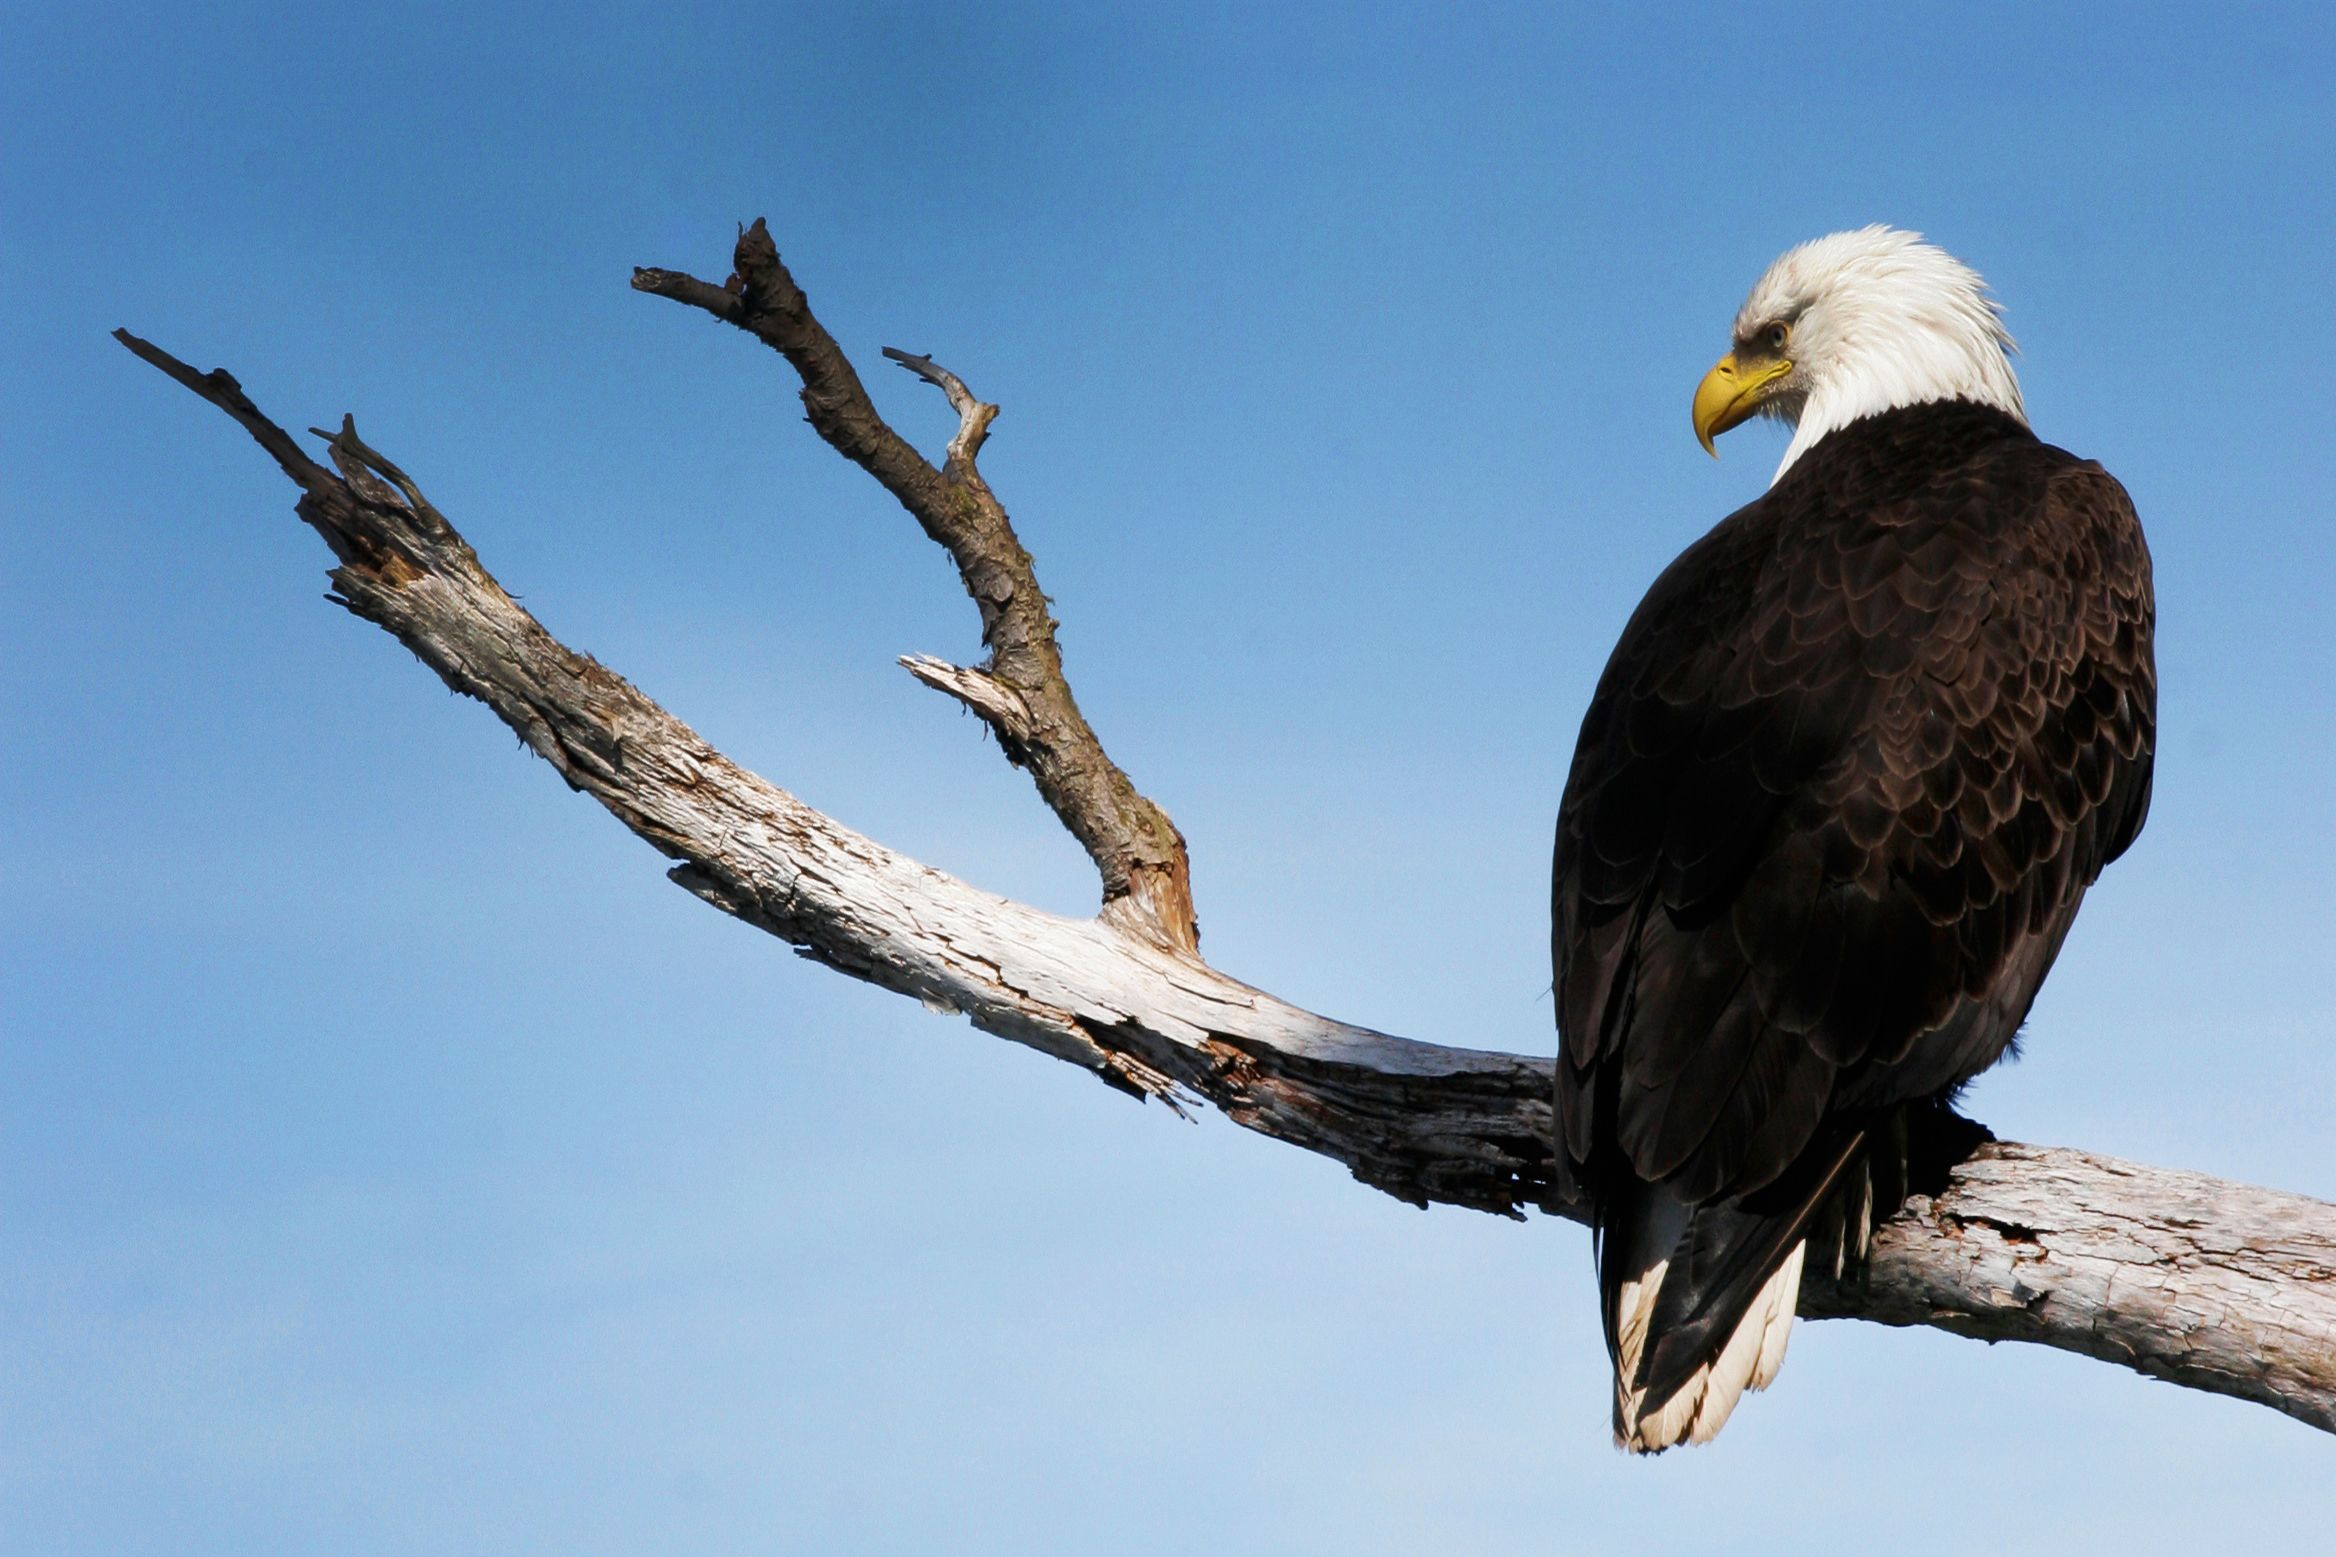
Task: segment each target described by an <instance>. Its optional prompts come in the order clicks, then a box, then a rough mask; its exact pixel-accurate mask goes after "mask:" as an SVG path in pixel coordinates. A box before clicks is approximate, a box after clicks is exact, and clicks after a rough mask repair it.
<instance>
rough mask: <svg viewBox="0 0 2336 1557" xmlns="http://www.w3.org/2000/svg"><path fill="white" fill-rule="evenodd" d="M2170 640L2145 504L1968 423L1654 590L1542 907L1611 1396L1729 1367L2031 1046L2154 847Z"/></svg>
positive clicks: (1623, 647)
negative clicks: (1764, 1319)
mask: <svg viewBox="0 0 2336 1557" xmlns="http://www.w3.org/2000/svg"><path fill="white" fill-rule="evenodd" d="M2151 628H2152V599H2151V590H2150V568H2149V555H2148V552H2147V550H2146V548H2145V547H2144V544H2143V541H2142V535H2141V529H2140V526H2139V524H2138V523H2137V521H2136V520H2135V517H2134V513H2133V509H2132V505H2131V504H2130V503H2129V502H2128V501H2127V499H2126V496H2125V493H2124V490H2123V489H2122V488H2121V487H2120V486H2119V485H2118V484H2117V482H2116V481H2115V480H2113V479H2112V478H2111V477H2110V476H2108V475H2107V474H2106V473H2105V472H2103V471H2102V470H2101V468H2100V467H2099V466H2097V465H2093V464H2090V463H2088V462H2085V461H2081V460H2079V459H2077V458H2076V457H2074V456H2073V455H2070V454H2068V453H2065V452H2064V451H2062V450H2059V449H2056V448H2053V447H2051V446H2049V445H2047V444H2044V443H2042V442H2039V441H2038V440H2037V439H2036V437H2035V436H2034V435H2033V434H2031V433H2030V432H2029V431H2028V430H2027V428H2026V427H2025V426H2024V425H2022V424H2021V423H2020V422H2019V421H2018V420H2017V419H2015V418H2013V417H2011V416H2008V415H2006V414H2004V413H2003V412H2001V411H1999V410H1995V409H1991V408H1988V407H1984V406H1979V405H1972V404H1966V403H1960V402H1947V403H1932V404H1926V405H1917V406H1911V407H1907V408H1903V409H1899V410H1894V411H1889V412H1885V413H1883V414H1880V415H1875V416H1871V417H1867V418H1864V419H1862V420H1859V421H1856V422H1853V423H1851V424H1850V425H1848V426H1845V427H1842V428H1840V429H1839V430H1837V431H1834V432H1832V433H1830V434H1829V435H1827V436H1826V437H1825V438H1824V439H1823V440H1822V441H1821V442H1820V443H1818V444H1816V445H1815V446H1814V447H1812V448H1811V449H1810V450H1809V451H1808V453H1807V454H1805V455H1804V456H1802V457H1801V458H1800V459H1799V460H1798V462H1797V463H1795V464H1794V465H1793V466H1792V467H1791V468H1790V469H1789V470H1788V471H1787V472H1786V473H1785V474H1784V476H1783V477H1782V478H1781V479H1780V480H1779V481H1778V483H1777V485H1776V486H1775V487H1773V488H1772V489H1771V490H1770V491H1769V492H1768V493H1767V495H1765V496H1764V497H1762V498H1761V499H1760V500H1759V501H1757V502H1754V503H1752V504H1750V505H1749V506H1747V507H1745V508H1743V509H1741V510H1739V511H1738V512H1736V513H1735V514H1733V515H1731V516H1729V517H1728V518H1727V519H1725V520H1723V521H1722V522H1721V523H1720V524H1719V525H1718V526H1717V527H1716V528H1715V529H1713V530H1712V531H1711V532H1710V533H1709V534H1708V535H1706V536H1704V537H1703V539H1701V540H1700V541H1698V542H1696V543H1695V544H1694V545H1693V546H1691V547H1690V548H1688V550H1687V551H1686V552H1685V553H1684V554H1683V555H1682V556H1681V557H1680V558H1679V559H1678V560H1677V561H1676V562H1674V563H1673V564H1672V565H1671V566H1670V568H1669V569H1667V570H1666V571H1665V572H1664V574H1663V575H1662V577H1661V578H1660V579H1659V580H1658V581H1657V582H1656V584H1655V585H1654V587H1653V589H1652V590H1650V591H1649V593H1648V595H1647V597H1646V600H1645V601H1644V603H1642V604H1641V605H1640V607H1639V609H1638V611H1637V613H1636V614H1635V615H1634V616H1633V617H1632V618H1631V621H1630V625H1629V626H1628V627H1627V628H1626V629H1625V630H1624V632H1623V635H1622V639H1621V642H1620V643H1619V644H1618V645H1617V646H1616V648H1615V650H1614V655H1613V658H1612V660H1611V661H1610V662H1609V663H1608V665H1607V667H1606V671H1605V674H1604V675H1603V676H1602V677H1601V679H1600V681H1599V684H1598V690H1597V693H1596V696H1595V698H1594V699H1593V700H1592V702H1591V705H1590V710H1589V714H1588V716H1587V718H1585V719H1584V721H1583V724H1582V732H1581V738H1580V743H1579V746H1578V748H1577V750H1576V752H1575V756H1574V764H1573V771H1572V774H1571V776H1570V778H1569V779H1568V781H1567V784H1566V790H1565V799H1564V804H1563V808H1562V810H1561V813H1560V817H1559V822H1558V834H1557V859H1556V879H1555V886H1554V892H1553V901H1554V928H1553V937H1552V942H1553V944H1552V952H1553V956H1554V961H1555V968H1556V986H1557V1002H1558V1024H1559V1028H1560V1031H1561V1037H1562V1044H1561V1052H1560V1055H1559V1058H1558V1062H1557V1104H1558V1116H1559V1127H1560V1136H1561V1139H1560V1143H1559V1152H1558V1173H1559V1178H1560V1180H1561V1182H1564V1183H1567V1184H1569V1185H1570V1186H1571V1187H1573V1188H1574V1189H1575V1190H1576V1191H1577V1192H1579V1193H1581V1194H1584V1195H1586V1196H1587V1197H1588V1198H1589V1200H1590V1202H1591V1204H1592V1205H1593V1207H1594V1208H1595V1209H1596V1212H1597V1216H1598V1221H1599V1227H1600V1232H1601V1238H1602V1243H1601V1281H1602V1285H1603V1287H1604V1296H1605V1303H1604V1310H1605V1314H1606V1324H1607V1332H1608V1337H1607V1338H1608V1345H1609V1348H1610V1349H1611V1350H1614V1351H1615V1352H1616V1355H1617V1363H1618V1369H1621V1370H1622V1371H1623V1372H1625V1373H1627V1375H1628V1376H1626V1377H1618V1386H1619V1387H1620V1389H1621V1391H1622V1393H1623V1395H1627V1394H1628V1393H1629V1392H1630V1391H1631V1390H1636V1391H1638V1392H1639V1398H1641V1399H1643V1401H1644V1403H1645V1405H1646V1406H1647V1408H1648V1409H1653V1408H1654V1407H1656V1406H1659V1405H1660V1404H1661V1402H1663V1401H1664V1400H1665V1399H1666V1398H1667V1397H1668V1396H1669V1395H1671V1394H1672V1393H1674V1392H1676V1391H1677V1390H1679V1389H1680V1388H1681V1387H1682V1384H1683V1381H1686V1380H1688V1379H1690V1378H1691V1377H1692V1376H1694V1375H1695V1370H1696V1369H1698V1368H1700V1367H1704V1366H1706V1365H1708V1364H1710V1363H1711V1362H1712V1361H1713V1358H1714V1356H1715V1355H1716V1353H1717V1351H1718V1349H1719V1348H1720V1347H1721V1346H1722V1345H1724V1344H1725V1343H1726V1342H1727V1340H1728V1338H1729V1337H1730V1335H1731V1334H1733V1333H1734V1332H1735V1331H1736V1329H1737V1328H1738V1327H1739V1325H1740V1324H1741V1323H1742V1322H1743V1320H1744V1316H1745V1313H1746V1310H1747V1308H1748V1307H1750V1306H1751V1305H1752V1304H1753V1303H1754V1302H1755V1300H1756V1299H1764V1293H1763V1289H1764V1284H1767V1283H1769V1281H1770V1278H1771V1277H1772V1276H1774V1275H1775V1274H1776V1273H1777V1272H1778V1270H1779V1267H1780V1266H1783V1265H1784V1264H1785V1263H1786V1262H1787V1260H1788V1259H1792V1260H1796V1261H1797V1259H1798V1258H1799V1252H1798V1251H1799V1249H1800V1247H1801V1244H1802V1240H1803V1239H1804V1237H1805V1236H1806V1235H1807V1233H1808V1231H1809V1227H1810V1223H1811V1220H1812V1217H1814V1216H1818V1215H1820V1214H1826V1215H1831V1216H1833V1217H1834V1218H1835V1220H1839V1219H1840V1213H1841V1211H1842V1203H1843V1202H1844V1200H1845V1199H1851V1200H1855V1201H1856V1202H1857V1203H1856V1204H1854V1205H1851V1206H1850V1207H1849V1208H1848V1220H1849V1221H1851V1222H1852V1223H1853V1224H1854V1223H1857V1222H1859V1221H1861V1220H1862V1213H1863V1210H1864V1205H1865V1202H1866V1201H1867V1200H1868V1199H1870V1198H1871V1186H1872V1185H1873V1184H1874V1183H1876V1182H1877V1181H1878V1182H1880V1183H1883V1184H1891V1183H1894V1182H1896V1181H1897V1178H1898V1171H1899V1169H1900V1168H1901V1167H1902V1164H1899V1163H1896V1162H1878V1161H1876V1160H1875V1159H1876V1158H1879V1157H1887V1156H1889V1155H1890V1154H1891V1153H1893V1152H1895V1151H1896V1150H1898V1148H1897V1147H1896V1146H1895V1145H1894V1144H1893V1142H1894V1141H1895V1140H1896V1139H1897V1138H1898V1137H1897V1136H1896V1134H1895V1133H1894V1131H1893V1128H1892V1126H1893V1120H1892V1117H1891V1116H1892V1115H1893V1113H1894V1112H1895V1111H1896V1110H1898V1109H1899V1108H1901V1107H1902V1106H1904V1105H1908V1104H1918V1103H1924V1102H1927V1101H1930V1100H1935V1099H1938V1098H1940V1097H1941V1096H1943V1095H1944V1094H1947V1093H1951V1092H1952V1091H1953V1090H1954V1089H1955V1088H1957V1087H1958V1086H1960V1085H1961V1084H1962V1083H1964V1082H1966V1081H1968V1080H1969V1079H1970V1078H1971V1077H1973V1076H1975V1075H1977V1074H1978V1073H1979V1072H1981V1071H1982V1070H1985V1069H1986V1068H1987V1067H1988V1066H1990V1065H1992V1064H1994V1063H1995V1062H1996V1060H1997V1059H1998V1058H2000V1057H2001V1056H2002V1055H2003V1053H2004V1051H2005V1050H2006V1048H2007V1047H2009V1046H2010V1045H2011V1043H2012V1041H2013V1038H2014V1035H2015V1034H2016V1033H2017V1031H2018V1029H2019V1025H2020V1023H2021V1021H2022V1020H2023V1019H2024V1018H2025V1017H2026V1015H2027V1011H2028V1007H2029V1004H2030V1002H2031V1001H2032V1000H2033V999H2034V998H2035V994H2036V991H2037V988H2038V987H2039V986H2040V985H2041V984H2042V982H2043V980H2044V975H2045V973H2046V971H2047V970H2048V969H2049V968H2050V967H2051V964H2052V960H2053V958H2054V957H2055V956H2056V955H2057V954H2058V952H2059V950H2060V946H2061V942H2062V940H2063V938H2064V937H2065V936H2066V935H2067V933H2068V929H2069V925H2070V923H2071V921H2072V920H2073V919H2074V917H2075V914H2076V911H2077V906H2078V904H2079V902H2080V901H2081V900H2082V898H2083V896H2084V893H2085V889H2086V888H2087V887H2088V886H2090V885H2091V884H2092V882H2093V880H2094V879H2095V877H2096V876H2098V875H2099V874H2100V871H2101V869H2102V867H2103V866H2104V865H2105V864H2107V863H2108V862H2109V861H2110V860H2113V859H2115V858H2116V857H2117V856H2118V854H2119V853H2121V852H2122V851H2123V850H2124V849H2125V848H2126V846H2127V845H2128V844H2129V843H2131V842H2132V840H2133V838H2134V836H2135V835H2136V834H2137V833H2138V832H2139V830H2140V828H2141V825H2142V820H2143V817H2144V815H2145V813H2146V812H2147V810H2148V807H2149V794H2150V763H2151V750H2152V742H2153V738H2154V725H2155V716H2156V676H2155V671H2154V668H2153V664H2152V658H2151ZM1887 1198H1888V1196H1887V1194H1886V1193H1885V1196H1884V1199H1885V1200H1887ZM1884 1209H1887V1207H1886V1205H1885V1207H1884ZM1851 1236H1852V1239H1853V1241H1854V1240H1855V1239H1856V1238H1857V1237H1858V1236H1859V1234H1858V1230H1857V1228H1856V1227H1855V1226H1853V1227H1852V1229H1851ZM1666 1250H1667V1253H1666V1252H1665V1251H1666ZM1650 1262H1660V1263H1661V1265H1662V1266H1663V1269H1661V1270H1659V1271H1658V1272H1657V1277H1658V1279H1659V1282H1660V1287H1661V1291H1660V1294H1659V1299H1649V1300H1648V1301H1647V1303H1646V1304H1645V1305H1644V1306H1645V1307H1646V1309H1647V1312H1644V1313H1641V1314H1640V1315H1639V1316H1638V1318H1637V1320H1636V1321H1635V1323H1636V1324H1638V1325H1639V1326H1640V1328H1641V1329H1642V1330H1643V1334H1641V1333H1637V1332H1635V1331H1634V1334H1633V1336H1632V1337H1631V1338H1630V1339H1629V1342H1628V1343H1627V1344H1626V1343H1625V1340H1624V1338H1623V1337H1620V1336H1618V1335H1617V1333H1616V1332H1617V1328H1618V1326H1620V1325H1622V1324H1624V1323H1626V1322H1631V1321H1630V1316H1629V1315H1628V1314H1626V1313H1624V1312H1623V1309H1625V1308H1626V1307H1627V1306H1628V1305H1627V1304H1625V1303H1623V1302H1622V1301H1621V1288H1622V1287H1623V1286H1624V1284H1625V1283H1633V1282H1638V1281H1640V1280H1641V1278H1642V1277H1644V1276H1645V1275H1646V1273H1647V1267H1648V1265H1649V1264H1650ZM1634 1290H1635V1289H1634ZM1773 1291H1774V1289H1773V1288H1771V1289H1770V1293H1771V1294H1773ZM1789 1296H1790V1295H1789V1294H1786V1297H1785V1299H1784V1300H1783V1301H1785V1302H1786V1303H1787V1305H1788V1313H1787V1322H1789ZM1764 1300H1765V1299H1764ZM1781 1345H1782V1342H1781V1331H1779V1332H1778V1338H1777V1341H1776V1347H1777V1350H1778V1352H1779V1353H1781ZM1626 1354H1627V1355H1626ZM1625 1363H1627V1364H1629V1366H1628V1367H1627V1368H1623V1365H1624V1364H1625ZM1766 1371H1767V1372H1773V1371H1774V1369H1773V1364H1768V1365H1767V1370H1766ZM1753 1382H1754V1383H1755V1384H1757V1383H1759V1382H1765V1377H1764V1376H1759V1377H1755V1378H1754V1380H1753ZM1620 1398H1621V1397H1620V1396H1618V1401H1619V1400H1620ZM1623 1414H1624V1413H1623V1407H1622V1405H1621V1404H1619V1403H1618V1406H1617V1421H1618V1431H1620V1430H1621V1419H1622V1416H1623ZM1633 1415H1634V1417H1635V1408H1634V1410H1633ZM1724 1416H1725V1408H1724V1406H1723V1407H1722V1409H1721V1411H1720V1418H1721V1419H1724ZM1713 1429H1714V1430H1716V1422H1715V1423H1713ZM1651 1446H1653V1447H1660V1446H1661V1445H1660V1444H1659V1443H1658V1444H1653V1445H1651Z"/></svg>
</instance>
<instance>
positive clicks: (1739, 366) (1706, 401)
mask: <svg viewBox="0 0 2336 1557" xmlns="http://www.w3.org/2000/svg"><path fill="white" fill-rule="evenodd" d="M1792 368H1793V365H1792V363H1790V362H1789V361H1787V360H1785V359H1784V358H1782V357H1778V358H1776V359H1774V360H1773V361H1770V360H1763V359H1756V360H1754V361H1752V362H1749V363H1739V362H1737V360H1736V354H1735V353H1734V352H1729V353H1728V354H1727V355H1726V356H1724V357H1722V358H1720V360H1719V361H1717V362H1715V363H1713V364H1712V368H1711V371H1710V372H1709V373H1706V374H1705V375H1704V376H1703V382H1702V383H1700V384H1698V385H1696V386H1695V402H1694V404H1693V405H1692V406H1691V407H1690V408H1689V412H1688V414H1689V417H1690V419H1691V420H1692V421H1693V422H1694V424H1695V441H1696V442H1698V443H1700V444H1702V445H1703V452H1704V453H1706V454H1708V455H1710V456H1711V457H1712V458H1713V459H1715V460H1716V459H1718V458H1719V457H1720V451H1719V450H1718V449H1717V448H1716V447H1714V446H1713V444H1712V439H1713V438H1715V437H1717V436H1719V435H1720V434H1721V433H1724V432H1726V431H1727V430H1728V429H1729V428H1731V427H1733V426H1735V425H1737V424H1738V423H1739V422H1744V421H1748V420H1750V418H1751V416H1752V414H1753V413H1754V412H1755V411H1757V410H1759V409H1760V401H1761V392H1762V391H1763V390H1765V389H1767V387H1768V386H1769V385H1770V384H1773V383H1774V382H1776V381H1777V380H1778V379H1780V378H1782V377H1784V376H1785V375H1786V374H1787V373H1790V372H1791V371H1792Z"/></svg>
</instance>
